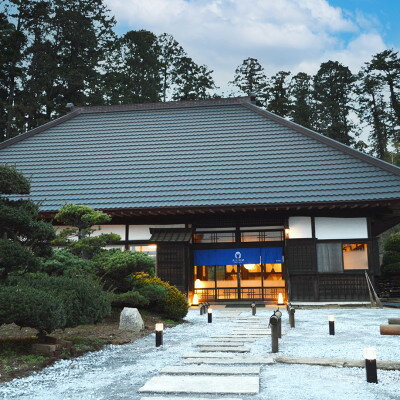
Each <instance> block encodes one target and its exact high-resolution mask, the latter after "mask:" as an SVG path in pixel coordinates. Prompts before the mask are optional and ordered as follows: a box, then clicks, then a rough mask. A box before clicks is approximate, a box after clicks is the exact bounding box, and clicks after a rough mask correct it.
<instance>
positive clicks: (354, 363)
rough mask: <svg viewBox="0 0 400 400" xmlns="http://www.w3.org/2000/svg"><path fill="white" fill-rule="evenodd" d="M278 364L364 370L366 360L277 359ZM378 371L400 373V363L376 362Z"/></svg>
mask: <svg viewBox="0 0 400 400" xmlns="http://www.w3.org/2000/svg"><path fill="white" fill-rule="evenodd" d="M275 361H276V362H279V363H284V364H304V365H320V366H326V367H349V368H364V367H365V360H344V359H338V358H317V357H276V359H275ZM376 366H377V368H378V369H383V370H387V371H390V370H392V371H400V362H398V361H379V360H377V361H376Z"/></svg>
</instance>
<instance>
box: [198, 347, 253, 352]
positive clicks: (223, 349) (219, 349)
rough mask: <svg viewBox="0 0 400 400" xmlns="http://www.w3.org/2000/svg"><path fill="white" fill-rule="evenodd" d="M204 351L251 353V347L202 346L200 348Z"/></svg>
mask: <svg viewBox="0 0 400 400" xmlns="http://www.w3.org/2000/svg"><path fill="white" fill-rule="evenodd" d="M199 350H200V351H201V352H202V353H208V352H210V353H213V352H216V353H250V349H249V348H248V347H243V346H242V347H237V346H230V347H221V346H218V347H213V346H208V347H200V349H199Z"/></svg>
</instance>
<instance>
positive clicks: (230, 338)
mask: <svg viewBox="0 0 400 400" xmlns="http://www.w3.org/2000/svg"><path fill="white" fill-rule="evenodd" d="M210 339H218V340H222V341H224V342H225V341H226V342H255V339H253V338H246V337H238V336H226V335H225V336H222V335H212V336H210Z"/></svg>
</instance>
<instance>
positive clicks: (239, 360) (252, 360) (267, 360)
mask: <svg viewBox="0 0 400 400" xmlns="http://www.w3.org/2000/svg"><path fill="white" fill-rule="evenodd" d="M183 363H184V364H228V365H236V364H239V365H247V364H273V363H274V359H273V358H272V357H262V356H253V357H233V358H225V357H214V358H212V357H189V358H185V359H184V360H183Z"/></svg>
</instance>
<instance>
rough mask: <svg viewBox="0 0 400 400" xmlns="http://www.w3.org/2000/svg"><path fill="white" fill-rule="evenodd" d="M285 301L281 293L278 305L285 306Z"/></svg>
mask: <svg viewBox="0 0 400 400" xmlns="http://www.w3.org/2000/svg"><path fill="white" fill-rule="evenodd" d="M284 304H285V302H284V301H283V294H282V293H279V294H278V306H283V305H284Z"/></svg>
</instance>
